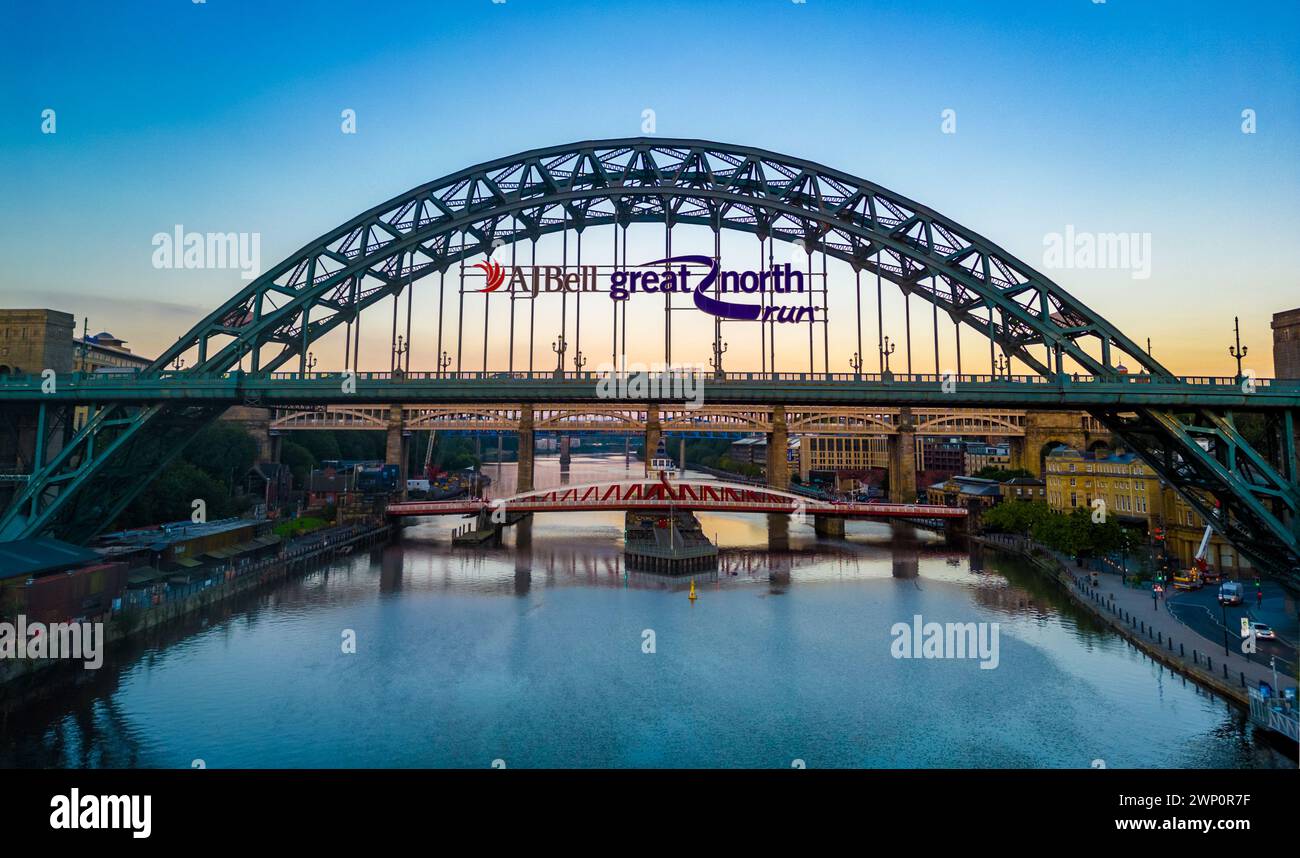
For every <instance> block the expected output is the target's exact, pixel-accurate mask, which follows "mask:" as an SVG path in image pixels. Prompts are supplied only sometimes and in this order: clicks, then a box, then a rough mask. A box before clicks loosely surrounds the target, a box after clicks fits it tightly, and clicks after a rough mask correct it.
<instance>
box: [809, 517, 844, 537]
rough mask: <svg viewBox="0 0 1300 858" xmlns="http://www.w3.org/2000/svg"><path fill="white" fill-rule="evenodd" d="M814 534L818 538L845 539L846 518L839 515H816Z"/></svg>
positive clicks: (814, 518)
mask: <svg viewBox="0 0 1300 858" xmlns="http://www.w3.org/2000/svg"><path fill="white" fill-rule="evenodd" d="M813 532H814V533H816V534H817V535H818V536H830V537H838V538H839V539H843V538H844V518H843V517H842V516H838V515H814V516H813Z"/></svg>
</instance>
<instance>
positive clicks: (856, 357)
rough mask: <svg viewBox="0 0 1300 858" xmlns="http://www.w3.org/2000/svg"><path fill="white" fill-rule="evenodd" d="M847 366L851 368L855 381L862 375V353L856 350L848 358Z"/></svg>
mask: <svg viewBox="0 0 1300 858" xmlns="http://www.w3.org/2000/svg"><path fill="white" fill-rule="evenodd" d="M849 366H850V367H852V369H853V379H854V380H855V381H856V380H858V379H860V378H861V377H862V355H860V354H858V353H857V352H854V353H853V357H851V358H849Z"/></svg>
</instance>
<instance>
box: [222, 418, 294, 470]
mask: <svg viewBox="0 0 1300 858" xmlns="http://www.w3.org/2000/svg"><path fill="white" fill-rule="evenodd" d="M221 419H222V420H225V421H226V422H228V423H234V424H236V425H239V426H242V427H243V428H244V430H245V431H247V432H248V434H249V435H251V436H252V437H253V440H254V441H256V442H257V461H259V462H278V461H280V437H279V436H278V435H272V434H271V412H270V410H269V409H266V408H254V407H252V406H248V405H232V406H231V407H230V408H227V409H226V413H224V414H222V415H221Z"/></svg>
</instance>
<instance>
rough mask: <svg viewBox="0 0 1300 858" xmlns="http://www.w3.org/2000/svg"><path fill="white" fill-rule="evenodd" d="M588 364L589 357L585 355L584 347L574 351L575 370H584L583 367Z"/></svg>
mask: <svg viewBox="0 0 1300 858" xmlns="http://www.w3.org/2000/svg"><path fill="white" fill-rule="evenodd" d="M586 365H587V358H586V357H584V356H583V354H582V349H578V350H577V351H576V352H574V353H573V371H574V372H582V368H583V367H584V366H586Z"/></svg>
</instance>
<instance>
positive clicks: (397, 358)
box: [393, 334, 411, 375]
mask: <svg viewBox="0 0 1300 858" xmlns="http://www.w3.org/2000/svg"><path fill="white" fill-rule="evenodd" d="M410 350H411V344H410V343H407V342H403V341H402V335H401V334H398V335H397V345H395V346H393V375H398V374H399V373H401V372H402V355H404V354H406V353H407V352H409V351H410Z"/></svg>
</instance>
